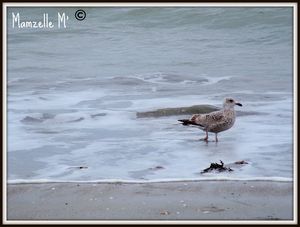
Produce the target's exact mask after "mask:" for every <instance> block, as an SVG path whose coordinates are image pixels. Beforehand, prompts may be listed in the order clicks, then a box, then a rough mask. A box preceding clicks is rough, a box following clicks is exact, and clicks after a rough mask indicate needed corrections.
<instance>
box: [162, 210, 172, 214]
mask: <svg viewBox="0 0 300 227" xmlns="http://www.w3.org/2000/svg"><path fill="white" fill-rule="evenodd" d="M169 214H170V212H169V211H167V210H164V211H161V212H160V215H169Z"/></svg>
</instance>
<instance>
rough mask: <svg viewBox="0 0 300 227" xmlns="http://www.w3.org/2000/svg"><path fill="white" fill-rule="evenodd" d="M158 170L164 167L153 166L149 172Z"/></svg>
mask: <svg viewBox="0 0 300 227" xmlns="http://www.w3.org/2000/svg"><path fill="white" fill-rule="evenodd" d="M159 169H164V167H163V166H155V167H151V168H149V170H159Z"/></svg>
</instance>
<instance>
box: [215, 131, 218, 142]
mask: <svg viewBox="0 0 300 227" xmlns="http://www.w3.org/2000/svg"><path fill="white" fill-rule="evenodd" d="M215 135H216V142H218V133H216V134H215Z"/></svg>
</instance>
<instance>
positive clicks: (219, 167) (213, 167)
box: [201, 160, 233, 174]
mask: <svg viewBox="0 0 300 227" xmlns="http://www.w3.org/2000/svg"><path fill="white" fill-rule="evenodd" d="M220 163H221V164H218V163H211V164H210V167H208V168H206V169H204V170H202V171H201V174H203V173H208V172H211V171H213V170H216V171H218V172H224V171H228V172H231V171H233V169H231V168H228V167H225V166H224V163H223V162H222V160H220Z"/></svg>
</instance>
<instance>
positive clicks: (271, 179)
mask: <svg viewBox="0 0 300 227" xmlns="http://www.w3.org/2000/svg"><path fill="white" fill-rule="evenodd" d="M202 181H264V182H293V178H289V177H246V178H231V177H202V178H170V179H154V180H123V179H113V178H112V179H99V180H90V181H81V180H69V181H66V180H46V179H39V180H25V179H18V180H8V181H7V184H10V185H13V184H48V183H80V184H100V183H103V184H105V183H107V184H110V183H112V184H113V183H123V184H148V183H149V184H151V183H180V182H202Z"/></svg>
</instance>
